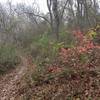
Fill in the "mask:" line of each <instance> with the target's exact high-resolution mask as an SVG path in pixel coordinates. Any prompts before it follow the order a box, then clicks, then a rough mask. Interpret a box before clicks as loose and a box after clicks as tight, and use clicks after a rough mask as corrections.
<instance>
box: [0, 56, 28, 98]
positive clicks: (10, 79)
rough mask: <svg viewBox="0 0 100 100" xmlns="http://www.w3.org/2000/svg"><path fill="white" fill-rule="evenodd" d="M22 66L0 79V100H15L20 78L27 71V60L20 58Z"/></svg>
mask: <svg viewBox="0 0 100 100" xmlns="http://www.w3.org/2000/svg"><path fill="white" fill-rule="evenodd" d="M21 60H22V64H21V65H20V66H19V67H18V68H16V69H15V70H13V71H12V72H11V73H8V74H7V75H5V76H3V78H1V79H0V100H15V99H14V97H15V96H16V95H17V94H18V89H19V88H20V84H21V81H22V78H23V77H24V75H25V74H26V73H27V70H28V66H29V65H28V60H27V58H25V57H21Z"/></svg>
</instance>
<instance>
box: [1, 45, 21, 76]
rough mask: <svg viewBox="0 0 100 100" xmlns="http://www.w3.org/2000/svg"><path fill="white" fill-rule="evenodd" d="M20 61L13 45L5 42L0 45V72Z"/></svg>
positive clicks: (13, 66)
mask: <svg viewBox="0 0 100 100" xmlns="http://www.w3.org/2000/svg"><path fill="white" fill-rule="evenodd" d="M19 63H20V59H19V57H18V56H17V52H16V49H15V47H14V46H12V45H9V44H5V45H2V44H1V45H0V74H3V73H5V72H7V71H8V70H10V69H12V68H15V66H16V65H17V64H19Z"/></svg>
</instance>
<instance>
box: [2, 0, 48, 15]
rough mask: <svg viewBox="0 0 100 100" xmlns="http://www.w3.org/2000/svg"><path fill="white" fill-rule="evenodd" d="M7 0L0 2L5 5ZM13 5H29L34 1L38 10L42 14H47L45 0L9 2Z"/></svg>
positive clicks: (13, 0) (15, 0) (16, 0)
mask: <svg viewBox="0 0 100 100" xmlns="http://www.w3.org/2000/svg"><path fill="white" fill-rule="evenodd" d="M7 1H8V0H0V2H1V3H6V2H7ZM9 1H12V3H13V4H16V3H25V4H29V5H31V4H32V3H33V2H34V1H35V2H37V3H38V4H39V7H40V10H41V11H42V12H44V13H46V12H47V6H46V0H9Z"/></svg>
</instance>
